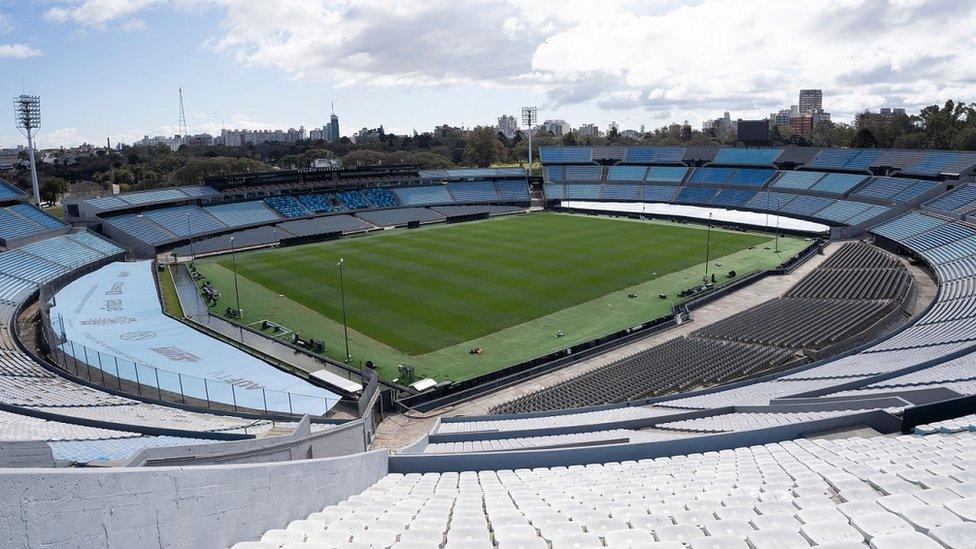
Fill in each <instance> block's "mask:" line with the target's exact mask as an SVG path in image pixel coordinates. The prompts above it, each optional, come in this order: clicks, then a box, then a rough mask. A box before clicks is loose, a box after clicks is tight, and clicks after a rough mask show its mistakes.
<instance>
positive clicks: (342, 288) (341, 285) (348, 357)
mask: <svg viewBox="0 0 976 549" xmlns="http://www.w3.org/2000/svg"><path fill="white" fill-rule="evenodd" d="M345 262H346V259H345V258H343V257H340V258H339V263H337V264H336V266H337V267H339V295H340V296H341V300H342V332H343V335H344V336H345V338H346V364H349V363H350V362H352V355H350V354H349V324H348V323H347V322H346V286H345V284H344V283H343V280H342V264H343V263H345Z"/></svg>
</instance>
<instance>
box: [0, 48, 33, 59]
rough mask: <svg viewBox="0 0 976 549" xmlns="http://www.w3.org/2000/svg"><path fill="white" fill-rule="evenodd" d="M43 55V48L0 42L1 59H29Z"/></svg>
mask: <svg viewBox="0 0 976 549" xmlns="http://www.w3.org/2000/svg"><path fill="white" fill-rule="evenodd" d="M39 55H43V54H42V53H41V50H39V49H37V48H32V47H30V46H28V45H27V44H0V59H27V58H28V57H37V56H39Z"/></svg>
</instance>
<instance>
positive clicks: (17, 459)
mask: <svg viewBox="0 0 976 549" xmlns="http://www.w3.org/2000/svg"><path fill="white" fill-rule="evenodd" d="M12 467H54V455H53V454H52V453H51V447H50V446H48V445H47V443H46V442H44V441H43V440H6V441H3V442H0V468H12Z"/></svg>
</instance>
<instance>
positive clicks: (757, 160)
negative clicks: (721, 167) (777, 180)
mask: <svg viewBox="0 0 976 549" xmlns="http://www.w3.org/2000/svg"><path fill="white" fill-rule="evenodd" d="M782 152H783V150H782V149H729V148H723V149H721V150H719V151H718V154H717V155H715V160H713V162H714V163H715V164H746V165H752V166H761V165H767V164H772V163H773V162H775V161H776V158H777V157H778V156H779V155H780V153H782Z"/></svg>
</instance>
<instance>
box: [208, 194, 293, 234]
mask: <svg viewBox="0 0 976 549" xmlns="http://www.w3.org/2000/svg"><path fill="white" fill-rule="evenodd" d="M204 210H206V211H207V213H209V214H210V215H212V216H214V217H216V218H217V219H219V220H220V222H221V223H223V224H224V225H227V226H228V227H243V226H244V225H253V224H257V223H266V222H269V221H275V220H277V219H281V216H279V215H278V214H277V213H275V212H274V211H273V210H272V209H271V208H268V207H267V206H266V205H265V204H264V202H262V201H260V200H251V201H248V202H234V203H231V204H219V205H216V206H207V207H205V208H204Z"/></svg>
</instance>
